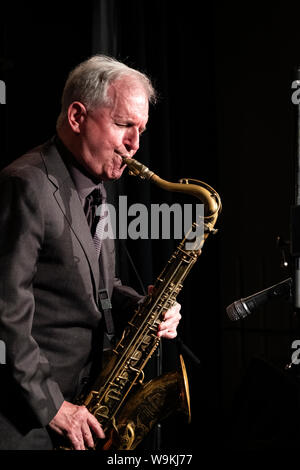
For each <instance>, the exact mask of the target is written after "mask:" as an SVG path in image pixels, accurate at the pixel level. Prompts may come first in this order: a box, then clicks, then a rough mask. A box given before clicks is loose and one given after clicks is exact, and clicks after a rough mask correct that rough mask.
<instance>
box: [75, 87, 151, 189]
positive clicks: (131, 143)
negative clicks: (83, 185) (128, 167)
mask: <svg viewBox="0 0 300 470" xmlns="http://www.w3.org/2000/svg"><path fill="white" fill-rule="evenodd" d="M108 95H109V96H110V98H111V99H112V105H111V106H110V107H99V108H97V109H95V110H93V111H88V112H87V114H86V116H85V118H84V119H83V120H82V122H81V125H80V133H79V135H78V137H79V142H80V144H79V145H80V148H79V153H78V155H77V158H78V159H79V160H80V162H81V163H82V165H83V166H84V167H85V168H86V170H87V171H88V172H89V173H91V174H92V175H93V176H96V177H100V178H101V179H104V180H111V179H118V178H120V176H121V175H122V173H123V170H124V168H125V165H124V164H123V163H122V159H121V157H120V154H125V155H128V156H130V157H133V155H134V154H135V153H136V151H137V150H138V148H139V139H140V135H141V133H142V132H143V131H144V130H145V128H146V124H147V121H148V98H147V96H146V94H145V91H144V89H143V88H142V87H141V85H140V84H138V83H137V82H133V81H132V80H130V79H125V78H124V79H123V80H118V81H115V82H114V83H113V84H111V85H110V87H109V89H108Z"/></svg>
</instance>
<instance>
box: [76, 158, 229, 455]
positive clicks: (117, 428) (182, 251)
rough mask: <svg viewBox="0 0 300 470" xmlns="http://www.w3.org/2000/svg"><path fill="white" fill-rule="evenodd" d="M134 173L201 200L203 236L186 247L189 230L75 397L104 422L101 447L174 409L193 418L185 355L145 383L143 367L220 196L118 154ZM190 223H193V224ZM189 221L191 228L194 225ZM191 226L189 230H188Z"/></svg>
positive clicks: (135, 438)
mask: <svg viewBox="0 0 300 470" xmlns="http://www.w3.org/2000/svg"><path fill="white" fill-rule="evenodd" d="M122 159H123V161H124V163H126V164H127V166H128V168H129V172H130V173H131V174H132V175H135V176H139V177H140V178H142V179H146V180H149V181H151V182H153V183H155V184H156V185H158V186H160V187H161V188H163V189H166V190H168V191H178V192H183V193H186V194H189V195H192V196H195V197H197V198H198V199H200V200H201V201H202V202H203V204H204V217H203V220H202V221H196V222H194V224H197V223H203V224H204V230H203V232H202V233H203V235H202V239H201V240H200V243H199V240H198V242H197V245H196V246H195V248H193V249H186V240H187V236H188V234H187V235H186V237H185V238H184V239H183V240H182V241H181V243H180V244H179V246H178V247H177V249H176V250H175V252H174V253H173V254H172V256H171V258H170V259H169V261H168V263H167V264H166V266H165V268H164V269H163V271H162V272H161V274H160V275H159V276H158V278H157V279H156V281H155V283H154V288H153V291H152V292H151V293H150V294H148V295H147V296H146V297H145V299H144V300H143V302H142V303H141V304H140V305H139V306H138V308H137V309H136V311H135V312H134V315H133V317H132V319H131V320H130V321H129V322H128V325H127V327H126V328H125V330H124V332H123V334H122V337H121V339H120V340H119V342H118V343H117V344H116V346H115V348H114V349H113V350H112V353H111V357H110V358H109V360H108V361H106V364H105V365H104V368H103V370H102V372H101V373H100V375H99V377H98V378H97V379H96V381H95V383H94V384H93V386H92V387H91V388H90V389H89V390H87V391H86V392H85V393H84V394H83V395H82V396H81V397H80V398H79V399H78V401H77V404H80V405H85V406H86V407H87V409H88V410H89V411H90V413H92V414H93V415H94V416H95V417H96V418H97V419H98V421H99V422H100V424H101V425H102V428H103V429H104V432H105V434H106V436H107V439H106V441H105V444H104V445H103V444H102V443H101V441H100V440H99V441H97V443H96V445H95V448H96V449H98V448H99V449H100V448H101V449H102V450H133V449H135V448H136V447H137V446H138V445H139V444H140V443H141V441H142V440H143V439H144V437H145V436H146V435H147V434H148V433H149V431H150V430H151V429H152V428H153V426H154V425H155V424H156V423H157V422H158V421H161V420H162V419H164V418H166V417H168V416H169V415H170V414H171V413H173V412H175V411H178V412H182V413H184V414H185V415H186V416H187V419H188V421H190V418H191V410H190V395H189V385H188V378H187V373H186V368H185V364H184V360H183V358H182V356H181V355H180V368H179V370H177V371H174V372H169V373H167V374H164V375H162V376H160V377H157V378H155V379H153V380H150V381H149V382H147V383H144V372H143V369H144V367H145V365H146V364H147V362H148V360H149V359H150V358H151V356H152V355H153V353H154V351H155V350H156V349H157V347H158V345H159V342H160V339H159V338H158V336H157V329H158V326H159V324H160V323H161V321H162V320H163V318H164V314H165V312H166V311H167V310H168V309H169V308H170V307H172V305H174V303H175V301H176V298H177V295H178V293H179V292H180V291H181V289H182V286H183V281H184V279H185V278H186V276H187V275H188V273H189V271H190V270H191V268H192V267H193V265H194V264H195V262H196V261H197V259H198V257H199V255H200V254H201V249H202V246H203V243H204V241H205V240H206V238H207V237H208V235H209V234H210V233H214V232H215V231H216V230H215V228H214V225H215V223H216V220H217V217H218V214H219V212H220V210H221V200H220V197H219V195H218V193H217V192H216V191H215V190H214V189H213V188H211V187H210V186H209V185H207V184H206V183H203V182H201V181H198V180H191V179H182V180H180V181H179V183H172V182H168V181H166V180H163V179H161V178H160V177H159V176H157V175H156V174H155V173H154V172H152V171H150V170H149V168H147V167H146V166H144V165H143V164H141V163H140V162H138V161H137V160H135V159H132V158H128V157H126V156H122ZM194 224H193V227H194ZM193 227H192V228H193ZM192 228H191V230H192Z"/></svg>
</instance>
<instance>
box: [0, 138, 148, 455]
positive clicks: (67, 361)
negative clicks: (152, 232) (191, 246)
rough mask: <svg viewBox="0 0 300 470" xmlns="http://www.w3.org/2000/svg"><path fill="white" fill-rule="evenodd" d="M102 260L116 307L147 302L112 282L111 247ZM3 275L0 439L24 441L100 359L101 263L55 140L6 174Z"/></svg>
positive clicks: (0, 182)
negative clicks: (6, 435) (15, 435)
mask: <svg viewBox="0 0 300 470" xmlns="http://www.w3.org/2000/svg"><path fill="white" fill-rule="evenodd" d="M102 258H103V266H104V271H103V275H104V278H105V284H106V286H107V288H108V291H109V294H110V296H111V297H112V299H113V301H115V302H116V303H117V304H118V306H120V305H122V304H123V305H124V306H125V304H126V306H128V305H129V304H134V303H136V302H137V301H138V300H139V299H140V296H139V295H138V294H137V293H136V292H135V291H133V290H132V289H130V288H127V287H125V286H122V284H121V282H120V281H119V280H118V279H116V278H115V259H114V243H113V241H112V240H106V241H105V242H103V245H102ZM0 276H1V278H0V339H1V340H3V341H5V344H6V352H7V364H6V365H2V366H0V378H1V382H2V383H1V390H0V411H1V410H2V418H3V419H2V421H1V415H0V432H1V429H2V432H5V426H4V425H3V423H4V421H5V423H9V430H10V431H9V432H12V427H11V423H13V425H14V427H15V428H16V429H18V432H19V433H21V434H20V435H22V434H25V433H26V432H27V431H28V430H30V429H32V428H34V427H43V426H46V425H47V424H48V423H49V422H50V421H51V419H52V418H53V416H54V415H55V414H56V412H57V411H58V409H59V407H60V406H61V404H62V401H63V400H64V399H67V400H72V398H73V397H74V396H75V394H76V392H77V391H78V388H79V386H80V380H81V378H82V376H83V375H86V374H87V373H88V372H87V371H88V370H89V368H90V365H91V363H92V362H93V361H99V360H100V358H101V332H102V331H103V319H102V314H101V312H100V310H99V308H98V288H99V263H98V259H97V256H96V252H95V248H94V245H93V240H92V238H91V234H90V230H89V227H88V224H87V221H86V218H85V215H84V212H83V208H82V205H81V202H80V199H79V196H78V193H77V191H76V188H75V186H74V184H73V181H72V179H71V177H70V175H69V172H68V171H67V168H66V166H65V164H64V163H63V160H62V158H61V156H60V155H59V153H58V150H57V148H56V146H55V145H54V141H53V140H51V141H49V142H48V143H46V144H44V145H42V146H40V147H38V148H36V149H34V150H33V151H31V152H30V153H28V154H26V155H24V156H22V157H21V158H19V159H18V160H16V161H15V162H14V163H12V164H11V165H9V166H8V167H7V168H5V169H4V170H3V171H2V172H1V174H0ZM4 417H5V418H4ZM1 423H2V428H1ZM3 427H4V428H3ZM0 448H1V435H0Z"/></svg>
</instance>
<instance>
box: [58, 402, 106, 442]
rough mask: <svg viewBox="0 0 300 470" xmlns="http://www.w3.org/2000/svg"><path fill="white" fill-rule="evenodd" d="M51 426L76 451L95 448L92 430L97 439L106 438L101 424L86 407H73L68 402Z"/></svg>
mask: <svg viewBox="0 0 300 470" xmlns="http://www.w3.org/2000/svg"><path fill="white" fill-rule="evenodd" d="M49 426H50V428H51V429H53V430H54V431H56V432H57V433H58V434H60V435H61V436H66V437H67V438H68V439H69V440H70V442H71V444H72V446H73V447H74V449H75V450H85V449H86V447H90V448H92V447H94V440H93V436H92V433H91V430H92V431H93V432H94V434H95V436H96V437H99V438H100V439H103V438H104V437H105V434H104V432H103V429H102V428H101V425H100V423H99V422H98V420H97V419H96V418H95V416H93V415H92V414H91V413H90V412H89V411H88V410H87V408H86V407H85V406H77V405H73V404H72V403H69V402H68V401H64V402H63V404H62V405H61V407H60V409H59V410H58V412H57V413H56V415H55V416H54V418H53V419H52V421H50V423H49Z"/></svg>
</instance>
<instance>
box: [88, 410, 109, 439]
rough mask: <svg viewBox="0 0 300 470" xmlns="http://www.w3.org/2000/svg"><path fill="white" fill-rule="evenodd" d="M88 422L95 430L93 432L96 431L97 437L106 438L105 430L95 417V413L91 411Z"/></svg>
mask: <svg viewBox="0 0 300 470" xmlns="http://www.w3.org/2000/svg"><path fill="white" fill-rule="evenodd" d="M87 422H88V425H89V426H90V428H91V429H92V430H93V432H94V433H95V435H96V436H97V437H99V438H100V439H104V438H105V434H104V431H103V429H102V427H101V425H100V423H99V421H98V420H97V419H96V418H95V416H94V415H92V414H91V413H89V416H88V420H87Z"/></svg>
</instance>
